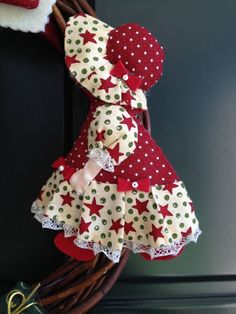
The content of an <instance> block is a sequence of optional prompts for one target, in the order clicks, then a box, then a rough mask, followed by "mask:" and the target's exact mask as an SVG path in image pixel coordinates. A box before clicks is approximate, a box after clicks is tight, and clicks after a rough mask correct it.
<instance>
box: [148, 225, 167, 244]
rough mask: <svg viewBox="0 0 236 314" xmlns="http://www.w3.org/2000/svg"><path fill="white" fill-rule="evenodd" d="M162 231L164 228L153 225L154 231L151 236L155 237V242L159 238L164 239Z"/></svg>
mask: <svg viewBox="0 0 236 314" xmlns="http://www.w3.org/2000/svg"><path fill="white" fill-rule="evenodd" d="M161 230H162V227H160V228H156V227H155V226H154V225H152V231H151V232H149V234H150V235H152V236H153V239H154V241H155V242H156V240H157V239H158V238H164V236H163V234H162V233H161Z"/></svg>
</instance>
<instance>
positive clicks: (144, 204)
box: [133, 200, 149, 215]
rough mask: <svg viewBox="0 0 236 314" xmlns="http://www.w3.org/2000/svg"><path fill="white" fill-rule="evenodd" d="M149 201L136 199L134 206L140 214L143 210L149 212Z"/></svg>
mask: <svg viewBox="0 0 236 314" xmlns="http://www.w3.org/2000/svg"><path fill="white" fill-rule="evenodd" d="M148 202H149V201H148V200H147V201H143V202H141V201H139V200H136V204H135V205H134V206H133V207H134V208H136V209H137V210H138V213H139V215H141V214H142V213H143V212H147V213H148V209H147V204H148Z"/></svg>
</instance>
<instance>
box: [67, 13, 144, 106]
mask: <svg viewBox="0 0 236 314" xmlns="http://www.w3.org/2000/svg"><path fill="white" fill-rule="evenodd" d="M111 30H113V28H112V27H110V26H108V25H107V24H105V23H103V22H102V21H100V20H98V19H95V18H93V17H91V16H89V15H86V14H84V15H80V14H79V15H77V16H73V17H71V18H70V19H69V23H68V24H67V28H66V31H65V52H66V57H65V61H66V65H67V66H68V68H69V70H70V72H71V75H72V76H73V77H74V79H75V80H76V81H77V82H78V83H80V84H81V85H82V86H83V87H85V88H86V89H87V90H88V91H89V92H90V93H92V95H93V96H95V97H96V98H98V99H101V100H103V101H106V102H109V103H113V104H116V103H120V104H121V105H131V106H132V107H134V108H142V109H144V110H145V109H147V102H146V97H145V95H144V93H143V91H142V90H141V89H136V90H135V91H133V90H130V88H129V87H128V86H127V84H126V81H125V79H122V78H117V77H115V76H113V75H111V74H110V72H111V70H112V69H113V68H114V65H113V64H112V63H110V62H109V60H108V59H107V51H106V45H107V41H108V35H109V32H110V31H111Z"/></svg>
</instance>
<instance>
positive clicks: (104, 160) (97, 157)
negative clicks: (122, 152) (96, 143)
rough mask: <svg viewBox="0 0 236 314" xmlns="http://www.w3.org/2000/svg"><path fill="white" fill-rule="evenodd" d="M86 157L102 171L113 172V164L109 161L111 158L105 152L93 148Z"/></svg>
mask: <svg viewBox="0 0 236 314" xmlns="http://www.w3.org/2000/svg"><path fill="white" fill-rule="evenodd" d="M88 157H89V158H91V159H92V160H93V161H95V162H96V163H97V164H98V165H99V166H100V167H102V168H103V169H104V170H106V171H109V172H114V164H113V162H112V160H111V156H110V154H109V153H108V152H106V151H105V150H101V149H99V148H94V149H92V150H90V152H89V154H88Z"/></svg>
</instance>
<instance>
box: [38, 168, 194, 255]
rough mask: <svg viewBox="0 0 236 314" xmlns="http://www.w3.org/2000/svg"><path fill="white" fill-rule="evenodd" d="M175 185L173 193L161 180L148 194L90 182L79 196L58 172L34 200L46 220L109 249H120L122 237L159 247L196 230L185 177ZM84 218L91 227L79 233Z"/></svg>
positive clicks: (80, 238)
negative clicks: (183, 180)
mask: <svg viewBox="0 0 236 314" xmlns="http://www.w3.org/2000/svg"><path fill="white" fill-rule="evenodd" d="M176 185H177V187H175V188H174V189H173V191H172V193H170V192H169V191H167V190H165V189H164V186H161V185H160V186H157V185H155V186H152V187H151V189H150V192H149V193H147V192H140V191H138V190H133V191H129V192H126V193H124V192H117V185H116V184H105V183H98V182H96V181H92V183H91V184H90V185H89V187H88V188H87V189H86V191H85V192H84V194H83V195H80V196H78V195H76V193H75V191H73V190H72V188H71V187H70V185H69V184H68V182H67V181H64V180H63V179H62V175H61V174H60V173H59V172H58V171H56V172H54V173H53V175H52V176H51V178H50V179H49V180H48V181H47V183H46V184H45V186H44V187H43V189H42V191H43V192H42V193H41V196H40V198H38V199H37V202H36V203H37V207H38V208H39V209H40V210H41V211H42V212H43V213H44V215H45V216H46V217H47V218H48V219H51V220H52V221H56V222H59V223H61V224H62V226H66V227H67V228H68V226H69V227H71V228H73V229H74V230H77V231H75V235H76V236H77V239H78V240H82V241H88V242H95V243H99V244H100V245H102V246H104V247H107V248H109V250H117V249H118V250H121V249H122V245H123V243H124V241H125V242H131V243H133V244H134V245H135V246H137V245H143V246H145V247H152V248H159V247H163V246H168V245H170V244H174V243H175V242H176V241H181V239H182V237H183V235H184V233H186V232H187V231H189V228H191V233H190V236H191V235H193V234H194V233H195V232H196V230H197V229H198V221H197V219H196V217H195V212H194V211H193V209H192V207H191V200H190V199H189V196H188V194H187V191H186V189H185V187H184V185H183V183H182V182H181V181H179V182H176ZM82 218H83V220H84V222H85V223H88V225H89V226H88V228H87V230H86V228H85V229H84V227H83V230H82V232H81V230H80V222H81V219H82ZM84 230H85V231H84ZM182 233H183V234H182ZM188 235H189V234H188Z"/></svg>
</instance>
